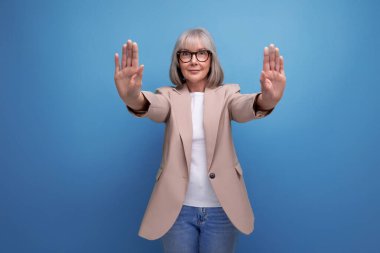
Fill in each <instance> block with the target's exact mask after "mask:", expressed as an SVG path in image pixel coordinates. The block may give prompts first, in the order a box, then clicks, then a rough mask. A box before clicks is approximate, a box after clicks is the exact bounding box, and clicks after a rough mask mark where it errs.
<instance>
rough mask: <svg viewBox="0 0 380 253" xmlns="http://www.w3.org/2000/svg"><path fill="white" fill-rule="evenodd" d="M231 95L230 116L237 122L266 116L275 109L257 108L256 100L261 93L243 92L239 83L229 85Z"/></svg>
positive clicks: (229, 103)
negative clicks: (264, 109) (262, 109)
mask: <svg viewBox="0 0 380 253" xmlns="http://www.w3.org/2000/svg"><path fill="white" fill-rule="evenodd" d="M229 86H231V88H230V93H231V95H230V97H229V100H228V101H229V102H228V110H229V112H230V117H231V119H232V120H234V121H236V122H241V123H243V122H247V121H250V120H254V119H260V118H264V117H265V116H268V115H269V114H270V113H271V112H272V111H273V109H274V108H273V109H271V110H269V111H261V110H257V104H256V100H257V97H258V95H259V94H260V93H253V94H241V93H240V86H239V85H238V84H232V85H229Z"/></svg>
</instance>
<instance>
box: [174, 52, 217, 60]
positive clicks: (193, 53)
mask: <svg viewBox="0 0 380 253" xmlns="http://www.w3.org/2000/svg"><path fill="white" fill-rule="evenodd" d="M202 51H206V52H207V59H206V60H204V61H200V60H199V59H198V56H197V53H199V52H202ZM182 52H189V53H190V55H191V56H190V60H189V61H186V62H185V61H182V59H181V56H180V54H181V53H182ZM193 55H195V59H197V61H199V62H206V61H207V60H208V59H209V58H210V55H211V56H212V52H211V51H210V50H208V49H201V50H198V51H196V52H191V51H189V50H179V51H178V52H177V58H178V60H180V61H181V62H183V63H189V62H191V60H192V59H193Z"/></svg>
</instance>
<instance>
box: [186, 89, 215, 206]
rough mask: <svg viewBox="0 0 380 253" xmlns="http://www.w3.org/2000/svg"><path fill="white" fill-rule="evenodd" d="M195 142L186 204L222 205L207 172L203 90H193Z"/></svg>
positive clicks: (192, 111) (192, 106) (192, 109)
mask: <svg viewBox="0 0 380 253" xmlns="http://www.w3.org/2000/svg"><path fill="white" fill-rule="evenodd" d="M190 95H191V113H192V122H193V142H192V152H191V166H190V178H189V185H188V188H187V192H186V197H185V202H184V203H183V204H184V205H187V206H196V207H220V206H221V205H220V203H219V201H218V198H217V197H216V195H215V192H214V189H213V188H212V186H211V183H210V179H209V177H208V172H207V160H206V143H205V135H204V130H203V101H204V93H203V92H191V93H190Z"/></svg>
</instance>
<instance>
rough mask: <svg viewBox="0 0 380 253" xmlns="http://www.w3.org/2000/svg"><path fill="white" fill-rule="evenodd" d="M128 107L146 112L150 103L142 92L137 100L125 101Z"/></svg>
mask: <svg viewBox="0 0 380 253" xmlns="http://www.w3.org/2000/svg"><path fill="white" fill-rule="evenodd" d="M124 102H125V104H126V105H128V106H129V107H130V108H132V109H133V110H135V111H146V110H148V108H149V101H148V100H147V99H146V98H145V96H144V95H143V93H142V92H140V95H139V96H138V98H137V99H135V100H131V99H130V100H127V101H124Z"/></svg>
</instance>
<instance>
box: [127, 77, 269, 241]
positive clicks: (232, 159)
mask: <svg viewBox="0 0 380 253" xmlns="http://www.w3.org/2000/svg"><path fill="white" fill-rule="evenodd" d="M142 93H143V94H144V96H145V97H146V99H147V100H148V101H149V103H150V106H149V109H148V111H147V112H136V111H133V110H132V109H131V108H129V107H128V106H127V108H128V111H129V112H131V113H132V114H133V115H134V116H136V117H148V118H149V119H151V120H153V121H156V122H163V123H166V128H165V137H164V138H165V140H164V146H163V153H162V161H161V165H160V167H159V168H158V171H157V176H156V182H155V185H154V188H153V192H152V195H151V198H150V200H149V203H148V206H147V209H146V211H145V215H144V218H143V220H142V223H141V226H140V231H139V236H141V237H143V238H146V239H149V240H155V239H158V238H160V237H161V236H163V235H164V234H165V233H166V232H167V231H168V230H169V229H170V228H171V226H172V225H173V224H174V222H175V221H176V218H177V216H178V214H179V212H180V210H181V208H182V204H183V201H184V199H185V193H186V189H187V184H188V179H189V174H190V173H189V170H190V162H191V150H192V149H191V145H192V116H191V96H190V93H189V90H188V88H187V86H186V85H184V86H183V88H181V89H176V88H173V87H161V88H158V89H157V90H156V92H155V93H152V92H149V91H142ZM257 95H258V94H240V87H239V85H238V84H228V85H226V84H225V85H222V86H219V87H217V88H214V89H209V88H206V90H205V96H204V117H203V120H204V122H203V125H204V131H205V138H206V153H207V154H206V157H207V168H208V172H209V180H210V182H211V185H212V187H213V189H214V191H215V193H216V196H217V197H218V199H219V202H220V204H221V205H222V207H223V209H224V211H225V212H226V214H227V216H228V217H229V219H230V220H231V222H232V223H233V224H234V226H235V227H236V228H237V229H238V230H240V231H241V232H242V233H244V234H250V233H251V232H252V231H253V224H254V216H253V211H252V207H251V204H250V202H249V199H248V195H247V190H246V187H245V184H244V179H243V170H242V168H241V167H240V163H239V161H238V159H237V156H236V154H235V148H234V144H233V141H232V135H231V120H234V121H237V122H247V121H250V120H253V119H258V118H262V117H264V116H266V115H268V114H269V113H270V112H271V111H266V112H264V111H255V110H254V103H255V98H256V96H257Z"/></svg>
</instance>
